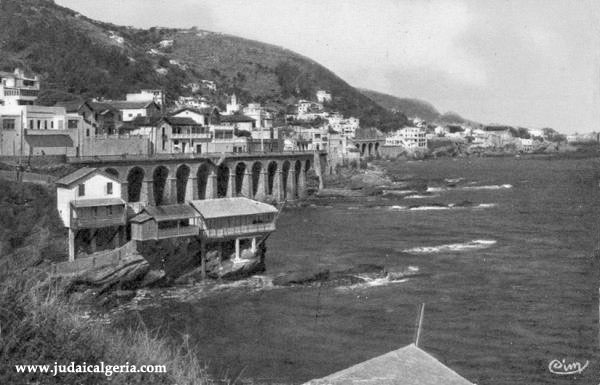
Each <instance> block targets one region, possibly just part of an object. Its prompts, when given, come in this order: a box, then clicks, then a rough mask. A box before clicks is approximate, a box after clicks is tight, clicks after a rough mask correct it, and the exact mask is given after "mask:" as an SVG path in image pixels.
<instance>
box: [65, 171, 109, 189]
mask: <svg viewBox="0 0 600 385" xmlns="http://www.w3.org/2000/svg"><path fill="white" fill-rule="evenodd" d="M92 174H101V175H103V176H105V177H107V178H109V179H112V180H114V181H115V182H118V180H117V179H116V178H115V177H114V176H112V175H110V174H108V173H105V172H103V171H101V170H99V169H97V168H93V167H83V168H80V169H78V170H75V171H73V172H72V173H70V174H69V175H66V176H64V177H62V178H60V179H59V180H57V181H56V185H57V186H65V187H68V186H71V185H73V184H75V183H77V182H79V181H80V180H82V179H84V178H87V177H88V176H90V175H92Z"/></svg>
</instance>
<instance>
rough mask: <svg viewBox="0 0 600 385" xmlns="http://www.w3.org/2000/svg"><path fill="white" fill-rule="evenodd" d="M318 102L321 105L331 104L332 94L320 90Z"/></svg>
mask: <svg viewBox="0 0 600 385" xmlns="http://www.w3.org/2000/svg"><path fill="white" fill-rule="evenodd" d="M317 100H318V101H319V103H325V102H331V94H330V93H329V92H327V91H325V90H318V91H317Z"/></svg>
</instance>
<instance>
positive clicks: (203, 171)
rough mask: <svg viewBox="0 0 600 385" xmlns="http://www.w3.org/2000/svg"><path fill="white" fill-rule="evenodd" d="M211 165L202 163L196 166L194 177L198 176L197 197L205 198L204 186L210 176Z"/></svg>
mask: <svg viewBox="0 0 600 385" xmlns="http://www.w3.org/2000/svg"><path fill="white" fill-rule="evenodd" d="M210 172H211V167H210V165H209V164H208V163H202V164H201V165H200V167H198V174H197V175H196V177H197V178H198V180H197V183H198V199H206V198H207V194H206V192H207V191H206V187H207V185H208V178H210Z"/></svg>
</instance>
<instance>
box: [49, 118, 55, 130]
mask: <svg viewBox="0 0 600 385" xmlns="http://www.w3.org/2000/svg"><path fill="white" fill-rule="evenodd" d="M50 128H52V129H54V120H52V121H50Z"/></svg>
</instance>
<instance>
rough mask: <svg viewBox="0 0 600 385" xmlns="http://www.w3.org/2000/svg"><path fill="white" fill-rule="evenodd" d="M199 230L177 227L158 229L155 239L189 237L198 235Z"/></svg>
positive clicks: (190, 227)
mask: <svg viewBox="0 0 600 385" xmlns="http://www.w3.org/2000/svg"><path fill="white" fill-rule="evenodd" d="M199 230H200V228H199V227H198V226H179V227H169V228H165V229H158V231H157V234H156V239H167V238H177V237H190V236H194V235H198V232H199Z"/></svg>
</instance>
